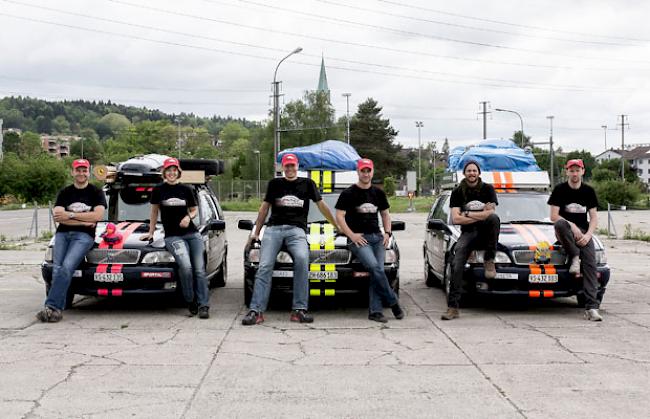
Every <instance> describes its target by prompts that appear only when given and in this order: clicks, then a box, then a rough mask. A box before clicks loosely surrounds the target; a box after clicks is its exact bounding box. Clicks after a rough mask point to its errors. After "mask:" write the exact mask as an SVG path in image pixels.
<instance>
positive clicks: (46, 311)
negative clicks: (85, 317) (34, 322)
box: [36, 306, 63, 323]
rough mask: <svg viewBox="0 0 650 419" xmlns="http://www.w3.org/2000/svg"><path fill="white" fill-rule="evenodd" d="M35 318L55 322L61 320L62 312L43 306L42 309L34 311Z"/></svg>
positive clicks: (44, 321) (45, 321)
mask: <svg viewBox="0 0 650 419" xmlns="http://www.w3.org/2000/svg"><path fill="white" fill-rule="evenodd" d="M36 318H37V319H38V320H40V321H42V322H43V323H56V322H59V321H61V319H62V318H63V313H61V310H57V309H55V308H52V307H48V306H45V307H44V308H43V310H41V311H39V312H38V313H36Z"/></svg>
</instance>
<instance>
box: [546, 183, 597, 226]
mask: <svg viewBox="0 0 650 419" xmlns="http://www.w3.org/2000/svg"><path fill="white" fill-rule="evenodd" d="M548 204H549V205H553V206H556V207H560V216H561V217H562V218H564V219H566V220H568V221H571V222H572V223H574V224H575V225H577V226H578V227H580V230H582V231H583V232H585V231H587V230H588V229H589V219H588V217H587V213H588V212H589V210H590V209H592V208H596V207H597V206H598V198H597V197H596V191H594V188H592V187H591V186H589V185H587V184H585V183H582V184H580V187H579V188H578V189H573V188H571V186H569V182H564V183H560V184H559V185H557V186H556V187H555V188H553V192H552V193H551V196H550V198H548Z"/></svg>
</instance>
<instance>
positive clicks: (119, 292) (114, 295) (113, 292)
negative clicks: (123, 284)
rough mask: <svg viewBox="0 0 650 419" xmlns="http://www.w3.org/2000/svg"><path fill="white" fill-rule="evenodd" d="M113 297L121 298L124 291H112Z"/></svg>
mask: <svg viewBox="0 0 650 419" xmlns="http://www.w3.org/2000/svg"><path fill="white" fill-rule="evenodd" d="M111 295H113V297H121V296H122V290H120V289H115V290H111Z"/></svg>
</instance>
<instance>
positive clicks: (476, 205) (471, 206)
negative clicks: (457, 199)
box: [465, 201, 485, 211]
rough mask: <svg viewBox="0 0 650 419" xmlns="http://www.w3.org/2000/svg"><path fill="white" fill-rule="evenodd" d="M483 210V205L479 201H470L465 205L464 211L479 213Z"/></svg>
mask: <svg viewBox="0 0 650 419" xmlns="http://www.w3.org/2000/svg"><path fill="white" fill-rule="evenodd" d="M483 208H485V204H484V203H483V202H481V201H470V202H468V203H467V204H465V211H481V210H483Z"/></svg>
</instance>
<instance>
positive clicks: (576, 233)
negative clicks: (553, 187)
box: [551, 205, 598, 243]
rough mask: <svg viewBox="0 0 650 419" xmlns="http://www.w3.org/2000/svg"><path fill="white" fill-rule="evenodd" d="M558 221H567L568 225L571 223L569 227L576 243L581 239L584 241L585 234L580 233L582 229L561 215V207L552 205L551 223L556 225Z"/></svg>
mask: <svg viewBox="0 0 650 419" xmlns="http://www.w3.org/2000/svg"><path fill="white" fill-rule="evenodd" d="M590 211H591V210H590ZM594 211H595V209H594ZM590 213H591V212H590ZM558 220H565V221H566V222H567V223H569V225H570V226H571V232H572V233H573V237H574V238H575V239H576V243H577V242H578V241H579V240H580V239H582V236H583V234H582V231H580V228H579V227H578V226H577V225H575V224H574V223H572V222H571V221H569V220H567V219H566V218H564V217H562V216H561V215H560V207H558V206H557V205H551V221H552V222H554V223H555V222H557V221H558ZM596 221H598V219H596ZM590 224H591V223H590Z"/></svg>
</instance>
